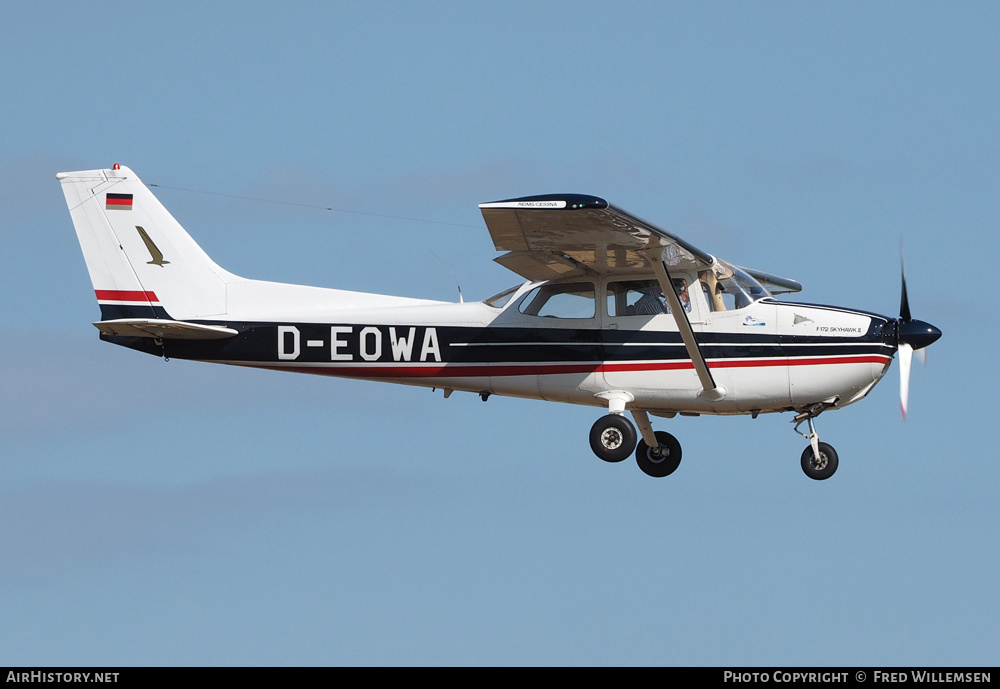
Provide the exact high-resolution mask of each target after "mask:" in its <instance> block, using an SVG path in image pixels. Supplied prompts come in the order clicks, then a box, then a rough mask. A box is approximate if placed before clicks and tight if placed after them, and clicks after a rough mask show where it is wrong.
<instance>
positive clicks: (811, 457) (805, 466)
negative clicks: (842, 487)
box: [794, 410, 840, 481]
mask: <svg viewBox="0 0 1000 689" xmlns="http://www.w3.org/2000/svg"><path fill="white" fill-rule="evenodd" d="M820 411H822V410H820ZM818 415H819V412H816V413H815V414H814V413H812V412H808V411H806V412H802V413H801V414H799V415H798V416H796V417H795V419H794V421H795V432H796V433H798V434H799V435H801V436H802V437H803V438H808V439H809V446H808V447H807V448H806V449H805V450H803V451H802V471H804V472H805V474H806V476H808V477H809V478H811V479H813V480H816V481H825V480H826V479H828V478H830V477H831V476H833V474H834V472H836V471H837V465H838V464H840V459H839V458H838V457H837V451H836V450H834V449H833V446H832V445H830V444H828V443H821V442H820V441H819V434H818V433H817V432H816V429H815V428H814V427H813V417H814V416H818ZM803 421H806V422H808V424H809V432H808V433H803V432H802V431H800V430H799V426H801V425H802V422H803Z"/></svg>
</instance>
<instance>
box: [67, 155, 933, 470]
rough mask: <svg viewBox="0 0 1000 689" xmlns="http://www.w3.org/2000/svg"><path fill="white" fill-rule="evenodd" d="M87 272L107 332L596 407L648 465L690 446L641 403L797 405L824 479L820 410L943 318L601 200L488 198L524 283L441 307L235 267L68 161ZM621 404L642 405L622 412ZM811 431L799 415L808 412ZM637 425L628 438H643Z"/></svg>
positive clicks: (849, 397)
mask: <svg viewBox="0 0 1000 689" xmlns="http://www.w3.org/2000/svg"><path fill="white" fill-rule="evenodd" d="M56 179H58V180H59V181H60V182H61V183H62V188H63V192H64V193H65V195H66V202H67V204H68V206H69V211H70V215H71V217H72V219H73V224H74V226H75V228H76V233H77V236H78V238H79V240H80V245H81V247H82V249H83V255H84V259H85V260H86V262H87V269H88V271H89V272H90V278H91V281H92V283H93V286H94V291H95V293H96V296H97V301H98V304H99V305H100V308H101V320H100V321H98V322H96V323H94V325H95V326H97V329H98V330H99V331H100V333H101V335H100V336H101V339H102V340H106V341H108V342H112V343H114V344H118V345H122V346H124V347H130V348H132V349H137V350H140V351H143V352H148V353H150V354H154V355H158V356H163V357H165V358H166V357H174V358H178V359H193V360H198V361H207V362H213V363H222V364H233V365H237V366H253V367H257V368H267V369H275V370H281V371H295V372H299V373H314V374H320V375H329V376H347V377H352V378H364V379H370V380H377V381H385V382H391V383H404V384H408V385H421V386H424V387H430V388H435V389H436V388H441V389H443V391H444V396H445V397H448V396H449V395H451V393H452V392H453V391H455V390H463V391H468V392H474V393H478V394H479V395H480V396H481V397H482V399H483V400H484V401H485V400H486V399H487V398H488V397H489V396H490V395H508V396H513V397H527V398H533V399H543V400H550V401H555V402H570V403H574V404H584V405H590V406H594V407H604V408H606V409H607V411H608V413H607V414H606V415H605V416H602V417H601V418H600V419H598V420H597V422H596V423H595V424H594V425H593V428H591V431H590V445H591V448H592V449H593V451H594V453H595V454H596V455H597V456H598V457H600V458H601V459H603V460H605V461H608V462H619V461H621V460H623V459H625V458H627V457H628V456H630V455H632V454H633V451H634V453H635V457H636V461H637V462H638V464H639V468H640V469H642V471H644V472H645V473H646V474H649V475H650V476H658V477H659V476H667V475H669V474H670V473H672V472H673V471H674V470H675V469H676V468H677V466H678V464H679V462H680V460H681V447H680V444H679V443H678V442H677V439H676V438H674V436H672V435H670V434H669V433H666V432H663V431H654V430H653V427H652V425H651V423H650V418H649V417H650V416H657V417H666V418H672V417H674V416H675V415H677V414H681V415H685V416H698V415H699V414H750V415H752V416H753V417H756V416H757V415H758V414H760V413H767V412H793V413H794V414H795V417H794V419H793V420H794V422H795V431H796V432H797V433H799V434H800V435H802V436H804V437H806V438H808V440H809V445H808V446H807V447H806V448H805V450H804V451H803V452H802V457H801V465H802V469H803V471H804V472H805V473H806V475H808V476H809V477H810V478H813V479H817V480H823V479H826V478H829V477H830V476H832V475H833V473H834V472H835V471H836V470H837V465H838V458H837V453H836V451H834V449H833V448H832V447H831V446H830V445H828V444H827V443H823V442H819V436H818V434H817V433H816V430H815V427H814V424H813V419H815V418H816V417H817V416H819V415H820V414H821V413H822V412H824V411H827V410H832V409H840V408H842V407H845V406H847V405H849V404H852V403H854V402H857V401H858V400H860V399H862V398H864V397H865V395H867V394H868V393H869V391H871V389H872V388H873V387H874V386H875V384H876V383H877V382H878V381H879V380H880V379H881V378H882V376H883V375H885V373H886V371H887V370H888V368H889V365H890V363H891V362H892V358H893V355H894V353H895V352H896V351H899V354H900V372H901V378H900V380H901V385H900V402H901V406H902V409H903V414H904V416H905V414H906V404H907V395H908V379H909V369H910V360H911V357H912V353H913V351H914V350H920V349H922V348H924V347H926V346H928V345H930V344H931V343H933V342H934V341H935V340H937V339H938V338H939V337H940V336H941V331H940V330H938V329H937V328H935V327H934V326H932V325H930V324H928V323H924V322H922V321H918V320H914V319H912V318H911V316H910V308H909V303H908V300H907V296H906V278H905V273H904V276H903V285H902V298H901V305H900V316H899V318H889V317H886V316H880V315H877V314H874V313H868V312H865V311H857V310H854V309H844V308H838V307H832V306H818V305H811V304H799V303H788V302H781V301H777V300H775V299H774V298H773V297H772V294H776V293H782V292H798V291H799V290H801V289H802V286H801V285H800V284H799V283H798V282H796V281H794V280H788V279H786V278H780V277H777V276H774V275H769V274H767V273H764V272H761V271H757V270H749V269H746V268H740V267H738V266H736V265H734V264H732V263H728V262H726V261H723V260H721V259H717V258H715V257H714V256H712V255H711V254H708V253H705V252H704V251H701V250H700V249H697V248H695V247H694V246H692V245H691V244H689V243H688V242H686V241H684V240H682V239H680V238H679V237H676V236H675V235H673V234H671V233H670V232H667V231H665V230H662V229H660V228H658V227H656V226H655V225H652V224H651V223H648V222H646V221H645V220H642V219H640V218H638V217H636V216H634V215H632V214H630V213H628V212H626V211H624V210H622V209H621V208H618V207H616V206H614V205H612V204H610V203H608V202H607V201H605V200H603V199H600V198H597V197H595V196H585V195H580V194H555V195H548V196H532V197H525V198H518V199H510V200H507V201H497V202H494V203H484V204H481V205H480V206H479V207H480V209H481V211H482V214H483V218H484V220H485V221H486V226H487V228H488V229H489V231H490V234H491V235H492V237H493V241H494V244H495V245H496V248H497V250H498V251H506V252H507V253H505V254H504V255H502V256H500V257H499V258H497V259H496V261H497V262H498V263H499V264H500V265H502V266H504V267H506V268H509V269H510V270H512V271H514V272H515V273H517V274H518V275H520V276H522V277H523V278H526V279H527V282H524V283H523V284H520V285H518V286H516V287H511V288H510V289H508V290H505V291H503V292H501V293H499V294H497V295H496V296H494V297H491V298H489V299H487V300H485V301H482V302H470V303H462V302H459V303H451V302H440V301H430V300H423V299H409V298H405V297H393V296H384V295H379V294H368V293H363V292H349V291H344V290H338V289H324V288H319V287H307V286H303V285H290V284H281V283H274V282H263V281H259V280H248V279H245V278H241V277H237V276H236V275H233V274H232V273H230V272H228V271H226V270H223V269H222V268H220V267H219V266H218V265H216V264H215V263H214V262H213V261H212V259H211V258H209V257H208V255H207V254H206V253H205V252H204V251H203V250H202V249H201V247H199V246H198V244H196V243H195V241H194V240H193V239H192V238H191V237H190V235H188V233H187V232H186V231H185V230H184V228H182V227H181V226H180V224H179V223H178V222H177V221H176V220H175V219H174V218H173V216H171V215H170V213H168V212H167V210H166V209H165V208H164V207H163V206H162V205H161V204H160V202H159V201H158V200H157V199H156V198H155V197H154V196H153V194H152V193H151V192H150V190H149V189H148V188H147V187H146V186H145V185H144V184H143V183H142V182H141V181H140V180H139V178H138V177H137V176H136V175H135V173H133V172H132V171H131V170H129V169H128V168H126V167H121V166H119V165H118V164H117V163H116V164H115V165H114V167H113V168H111V169H107V170H86V171H81V172H62V173H59V174H58V175H56ZM626 410H627V411H628V412H630V413H631V415H632V418H633V419H634V421H635V424H634V425H633V423H632V422H630V421H629V420H628V418H626V416H625V412H626ZM803 422H805V423H806V424H807V427H808V431H809V432H808V433H805V432H802V431H800V430H799V427H800V426H801V425H802V423H803ZM636 427H638V429H639V438H637V436H636Z"/></svg>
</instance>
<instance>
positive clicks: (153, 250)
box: [135, 225, 170, 267]
mask: <svg viewBox="0 0 1000 689" xmlns="http://www.w3.org/2000/svg"><path fill="white" fill-rule="evenodd" d="M135 229H137V230H138V231H139V236H140V237H142V241H143V243H144V244H145V245H146V248H147V249H149V255H150V256H151V257H152V259H153V260H152V261H146V263H148V264H150V265H154V266H161V267H162V266H165V265H167V264H168V263H170V261H164V260H163V253H162V252H161V251H160V250H159V249H158V248H157V246H156V244H154V243H153V240H152V239H150V238H149V235H148V234H146V230H144V229H142V228H141V227H139V226H138V225H136V226H135Z"/></svg>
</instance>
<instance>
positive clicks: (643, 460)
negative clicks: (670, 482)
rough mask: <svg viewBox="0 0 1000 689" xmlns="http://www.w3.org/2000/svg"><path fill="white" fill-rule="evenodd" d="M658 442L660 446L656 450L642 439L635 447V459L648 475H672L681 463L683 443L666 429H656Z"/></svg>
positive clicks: (661, 476)
mask: <svg viewBox="0 0 1000 689" xmlns="http://www.w3.org/2000/svg"><path fill="white" fill-rule="evenodd" d="M656 442H657V443H658V444H659V447H658V448H657V449H656V450H655V451H654V450H651V449H650V447H649V446H648V445H647V444H646V442H645V441H644V440H640V441H639V445H638V446H637V447H636V448H635V461H636V463H637V464H638V465H639V468H640V469H642V471H643V473H644V474H646V475H648V476H653V477H655V478H663V477H664V476H670V474H672V473H674V472H675V471H677V467H678V466H679V465H680V463H681V444H680V443H679V442H677V438H675V437H674V436H672V435H670V434H669V433H667V432H666V431H656Z"/></svg>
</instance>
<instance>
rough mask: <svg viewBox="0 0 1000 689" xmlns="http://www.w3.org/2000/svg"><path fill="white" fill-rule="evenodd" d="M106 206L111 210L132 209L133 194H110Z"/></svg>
mask: <svg viewBox="0 0 1000 689" xmlns="http://www.w3.org/2000/svg"><path fill="white" fill-rule="evenodd" d="M104 208H105V209H106V210H109V211H130V210H132V194H108V198H107V199H105V201H104Z"/></svg>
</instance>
